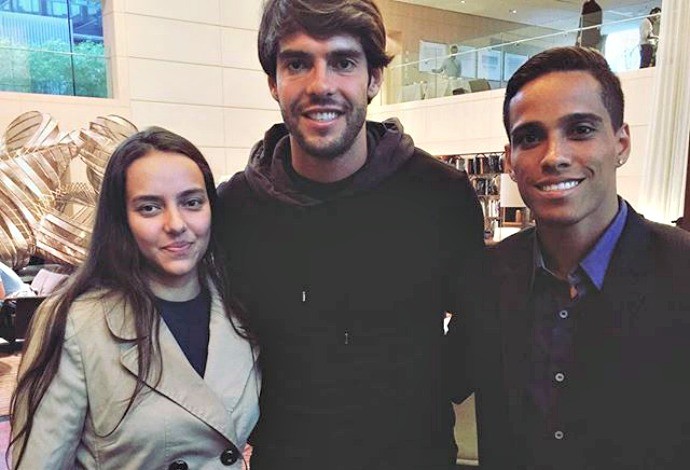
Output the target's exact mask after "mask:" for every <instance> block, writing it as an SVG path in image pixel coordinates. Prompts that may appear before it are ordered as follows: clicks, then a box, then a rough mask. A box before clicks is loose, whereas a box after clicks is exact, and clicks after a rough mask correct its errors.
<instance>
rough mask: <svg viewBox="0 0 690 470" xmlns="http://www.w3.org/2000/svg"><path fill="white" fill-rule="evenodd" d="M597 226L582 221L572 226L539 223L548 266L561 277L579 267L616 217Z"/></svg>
mask: <svg viewBox="0 0 690 470" xmlns="http://www.w3.org/2000/svg"><path fill="white" fill-rule="evenodd" d="M615 216H616V214H615V213H614V214H613V216H612V217H611V219H610V220H609V221H608V222H607V223H605V224H600V225H598V226H596V227H592V226H586V225H584V224H582V223H580V224H575V225H571V226H558V225H548V224H539V222H537V234H538V236H539V243H540V246H541V250H542V254H543V256H544V262H545V264H546V267H547V268H549V270H550V271H551V272H553V273H554V274H556V275H557V276H558V277H560V278H561V279H565V278H566V277H567V276H568V274H570V273H572V272H573V271H574V270H575V268H577V266H578V264H580V261H582V260H583V259H584V257H585V256H587V253H589V252H590V250H591V249H592V247H594V245H596V243H597V241H598V240H599V239H600V238H601V236H602V235H603V234H604V232H606V229H607V228H608V226H609V224H610V223H611V221H613V219H614V218H615Z"/></svg>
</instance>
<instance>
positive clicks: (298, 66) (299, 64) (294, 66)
mask: <svg viewBox="0 0 690 470" xmlns="http://www.w3.org/2000/svg"><path fill="white" fill-rule="evenodd" d="M285 66H286V68H287V69H288V70H290V71H291V72H299V71H301V70H304V69H305V68H306V64H305V63H304V61H302V60H291V61H288V63H287V64H285Z"/></svg>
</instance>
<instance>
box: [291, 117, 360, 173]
mask: <svg viewBox="0 0 690 470" xmlns="http://www.w3.org/2000/svg"><path fill="white" fill-rule="evenodd" d="M298 108H299V106H293V107H292V108H291V110H290V112H286V110H285V109H284V108H283V107H281V109H280V112H281V114H282V115H283V122H284V123H285V126H286V127H287V129H288V131H289V132H290V138H291V139H295V142H296V143H297V145H299V147H300V148H301V149H302V150H303V151H304V152H305V153H306V154H308V155H310V156H312V157H314V158H318V159H323V160H335V159H336V158H338V157H340V156H341V155H344V154H345V153H346V152H347V151H348V150H350V148H352V145H353V144H354V143H355V140H356V139H357V136H358V135H359V133H360V131H361V130H362V126H364V122H365V121H366V117H367V111H366V107H365V108H350V107H348V109H347V110H346V111H345V114H344V116H345V129H344V130H343V131H342V133H341V134H340V135H336V136H328V137H323V138H322V137H320V136H317V137H316V139H312V140H311V141H309V140H308V139H307V137H306V136H305V135H304V133H303V132H302V131H301V130H300V128H299V124H298V122H299V119H300V118H301V117H302V116H301V111H300V110H299V109H298ZM295 117H296V118H295ZM341 117H342V116H341Z"/></svg>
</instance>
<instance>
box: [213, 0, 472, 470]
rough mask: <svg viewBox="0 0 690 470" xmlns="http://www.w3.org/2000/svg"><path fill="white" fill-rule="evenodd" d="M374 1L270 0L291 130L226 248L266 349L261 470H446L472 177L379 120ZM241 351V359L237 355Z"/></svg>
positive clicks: (274, 139)
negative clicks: (369, 117) (449, 333)
mask: <svg viewBox="0 0 690 470" xmlns="http://www.w3.org/2000/svg"><path fill="white" fill-rule="evenodd" d="M385 37H386V36H385V29H384V26H383V21H382V19H381V15H380V12H379V10H378V8H377V7H376V5H375V3H374V2H373V0H328V1H324V0H318V1H317V0H270V1H268V2H267V3H266V5H265V9H264V13H263V17H262V22H261V26H260V30H259V42H258V45H259V58H260V61H261V64H262V66H263V68H264V70H265V72H266V73H267V75H268V83H269V87H270V91H271V94H272V95H273V97H274V98H275V99H276V101H277V102H278V103H279V105H280V109H281V112H282V115H283V120H284V124H276V125H274V126H273V127H272V128H271V129H269V130H268V131H267V132H266V134H265V137H264V139H263V140H262V141H260V142H259V143H258V144H257V145H256V146H255V148H254V149H253V150H252V155H251V159H250V162H249V165H248V166H247V168H246V169H245V171H244V172H241V173H238V174H236V175H235V176H234V177H233V178H232V179H231V180H230V181H229V182H227V183H224V184H223V185H222V186H221V188H220V204H221V205H220V213H221V214H222V215H221V217H220V219H221V220H222V222H220V224H221V225H220V228H221V239H220V242H221V243H222V244H223V245H224V247H225V248H226V249H227V251H228V261H227V265H228V267H229V271H230V277H231V283H232V285H233V287H234V289H235V291H236V294H237V296H238V298H239V299H240V300H241V301H242V303H243V304H244V307H245V308H246V309H247V313H248V316H249V321H250V325H249V326H250V328H251V329H252V331H253V332H254V334H256V336H257V338H258V340H259V343H260V345H261V348H262V349H261V356H260V359H259V361H260V365H261V367H262V371H263V389H262V393H261V419H260V422H259V424H258V426H257V428H256V430H255V432H254V435H253V437H252V440H251V442H252V444H253V446H254V451H253V455H252V460H251V466H252V470H266V469H269V470H272V469H295V470H297V469H299V470H312V469H313V470H316V469H319V470H325V469H329V470H333V469H336V470H337V469H355V470H356V469H365V468H366V469H376V470H388V469H391V470H392V469H395V470H406V469H409V470H413V469H414V470H419V469H425V470H431V469H433V470H441V469H443V470H448V469H450V468H453V466H454V463H455V453H456V450H455V449H456V448H455V444H454V442H453V412H452V408H451V404H450V401H449V400H448V398H447V394H446V392H445V391H444V384H443V383H442V374H441V371H442V368H443V363H442V358H443V357H442V354H441V349H442V340H443V330H442V321H443V318H444V313H445V312H446V311H451V310H455V309H456V297H457V294H458V292H457V291H458V290H459V289H458V286H461V287H462V286H466V285H467V283H468V282H469V278H470V277H472V276H473V275H474V274H475V272H474V271H473V270H472V266H474V264H475V262H476V260H477V259H478V258H479V257H480V253H481V252H482V248H483V239H482V228H483V222H482V213H481V209H480V207H479V205H478V203H477V199H476V196H475V194H474V192H473V190H472V188H471V186H470V185H469V183H468V180H467V177H466V175H465V174H464V173H461V172H458V171H456V170H455V169H453V168H451V167H450V166H447V165H445V164H443V163H441V162H438V161H437V160H435V159H433V158H432V157H431V156H429V155H428V154H426V153H425V152H423V151H421V150H419V149H417V148H415V147H414V144H413V142H412V139H411V138H410V137H409V136H408V135H406V134H404V133H403V131H402V127H401V125H400V123H399V122H398V121H396V120H390V121H386V122H383V123H375V122H366V121H365V118H366V109H367V105H368V103H369V102H370V101H371V99H372V98H373V97H374V96H375V95H376V94H377V92H378V91H379V87H380V86H381V82H382V76H383V67H385V66H386V65H387V64H388V62H389V61H390V57H389V56H388V55H387V54H386V52H385ZM228 360H231V358H228Z"/></svg>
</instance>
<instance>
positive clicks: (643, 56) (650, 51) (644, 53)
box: [640, 44, 654, 69]
mask: <svg viewBox="0 0 690 470" xmlns="http://www.w3.org/2000/svg"><path fill="white" fill-rule="evenodd" d="M653 57H654V46H652V45H651V44H640V68H641V69H646V68H647V67H649V66H651V65H652V58H653Z"/></svg>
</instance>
